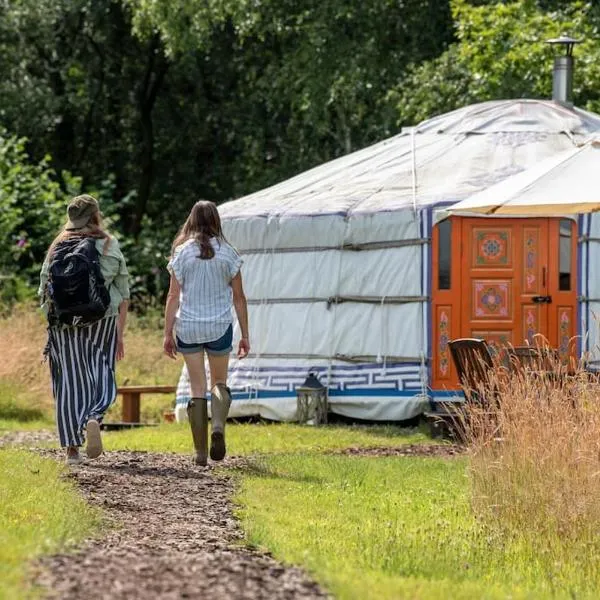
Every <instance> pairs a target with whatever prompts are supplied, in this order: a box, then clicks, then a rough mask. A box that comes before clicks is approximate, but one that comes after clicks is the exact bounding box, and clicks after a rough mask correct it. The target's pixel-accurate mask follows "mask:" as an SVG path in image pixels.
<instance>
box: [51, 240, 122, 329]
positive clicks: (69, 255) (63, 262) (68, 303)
mask: <svg viewBox="0 0 600 600" xmlns="http://www.w3.org/2000/svg"><path fill="white" fill-rule="evenodd" d="M47 296H48V299H49V301H50V302H49V311H48V320H49V322H50V324H51V325H59V324H63V325H73V326H78V325H89V324H90V323H94V322H95V321H98V320H99V319H101V318H102V317H104V315H105V314H106V311H107V309H108V307H109V306H110V294H109V292H108V290H107V289H106V285H105V283H104V277H103V276H102V272H101V270H100V261H99V253H98V250H97V249H96V240H95V239H94V238H89V237H84V238H79V237H78V238H72V239H68V240H64V241H62V242H59V243H58V244H57V245H56V248H55V249H54V253H53V255H52V258H51V262H50V267H49V273H48V287H47Z"/></svg>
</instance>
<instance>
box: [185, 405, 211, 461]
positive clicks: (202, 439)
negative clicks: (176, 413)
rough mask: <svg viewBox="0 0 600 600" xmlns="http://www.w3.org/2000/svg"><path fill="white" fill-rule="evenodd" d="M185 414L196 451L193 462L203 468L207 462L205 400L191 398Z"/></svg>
mask: <svg viewBox="0 0 600 600" xmlns="http://www.w3.org/2000/svg"><path fill="white" fill-rule="evenodd" d="M187 414H188V419H189V421H190V427H191V428H192V437H193V438H194V448H195V449H196V457H195V459H194V462H195V463H196V464H197V465H200V466H202V467H205V466H206V463H207V462H208V401H207V400H206V398H192V399H191V400H190V401H189V402H188V405H187Z"/></svg>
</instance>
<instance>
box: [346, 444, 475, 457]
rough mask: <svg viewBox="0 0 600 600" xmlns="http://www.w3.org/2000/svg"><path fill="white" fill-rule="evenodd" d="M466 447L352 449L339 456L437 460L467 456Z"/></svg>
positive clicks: (431, 446)
mask: <svg viewBox="0 0 600 600" xmlns="http://www.w3.org/2000/svg"><path fill="white" fill-rule="evenodd" d="M466 451H467V449H466V447H465V446H459V445H457V444H406V445H404V446H396V447H387V448H381V447H373V448H364V447H363V448H361V447H352V448H344V449H343V450H340V451H339V452H338V453H339V454H344V455H346V456H380V457H385V456H432V457H437V458H450V457H452V456H458V455H460V454H465V452H466Z"/></svg>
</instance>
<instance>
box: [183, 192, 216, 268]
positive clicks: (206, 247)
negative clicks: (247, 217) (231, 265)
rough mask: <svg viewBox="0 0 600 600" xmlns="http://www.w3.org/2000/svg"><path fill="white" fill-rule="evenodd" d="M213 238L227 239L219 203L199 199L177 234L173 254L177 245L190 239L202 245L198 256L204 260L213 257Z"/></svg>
mask: <svg viewBox="0 0 600 600" xmlns="http://www.w3.org/2000/svg"><path fill="white" fill-rule="evenodd" d="M211 238H216V239H217V240H219V241H224V242H226V241H227V240H226V239H225V236H224V235H223V230H222V229H221V217H219V211H218V210H217V205H216V204H215V203H214V202H209V201H208V200H199V201H198V202H196V204H194V206H193V207H192V210H191V211H190V214H189V216H188V218H187V219H186V221H185V223H184V224H183V226H182V227H181V229H180V230H179V232H178V233H177V235H176V236H175V240H174V241H173V246H172V247H171V255H172V254H173V253H174V252H175V248H177V246H181V244H183V243H185V242H187V241H188V240H196V242H197V244H198V245H199V246H200V256H199V257H198V258H202V259H203V260H208V259H209V258H213V256H214V255H215V250H214V248H213V247H212V245H211V243H210V240H211Z"/></svg>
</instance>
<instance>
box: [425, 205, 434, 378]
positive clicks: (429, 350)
mask: <svg viewBox="0 0 600 600" xmlns="http://www.w3.org/2000/svg"><path fill="white" fill-rule="evenodd" d="M426 233H427V237H428V238H429V244H427V264H428V265H429V277H428V279H427V282H426V283H427V293H426V294H425V295H426V297H427V298H432V290H433V243H432V240H433V208H431V207H430V208H428V209H427V232H426ZM427 381H428V383H429V385H431V382H432V381H433V303H432V302H431V300H430V301H429V302H428V303H427Z"/></svg>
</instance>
